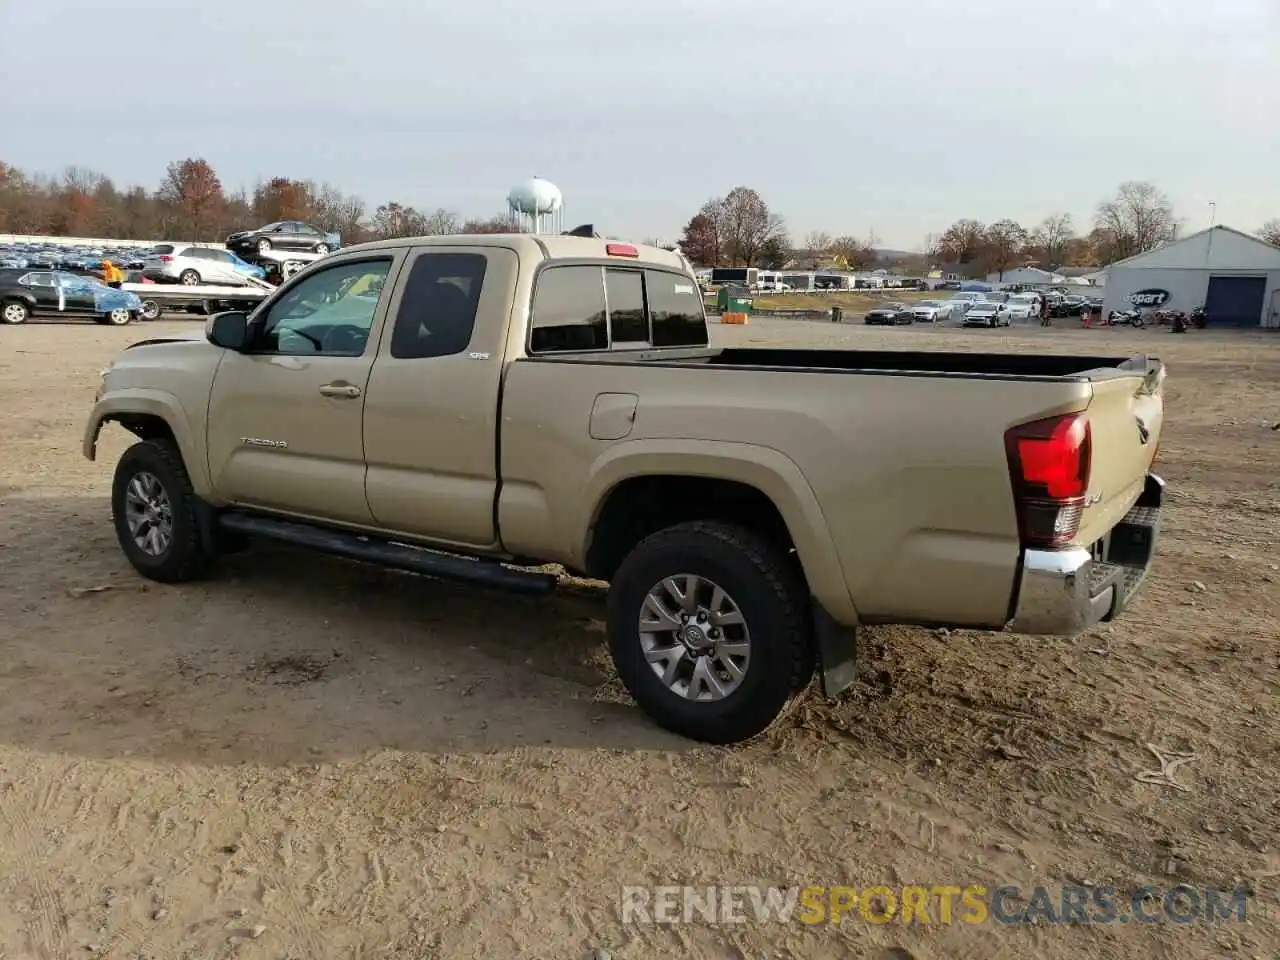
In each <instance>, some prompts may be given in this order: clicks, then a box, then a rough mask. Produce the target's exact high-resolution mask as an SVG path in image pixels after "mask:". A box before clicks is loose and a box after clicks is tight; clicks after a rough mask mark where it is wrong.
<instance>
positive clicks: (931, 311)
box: [911, 300, 955, 323]
mask: <svg viewBox="0 0 1280 960" xmlns="http://www.w3.org/2000/svg"><path fill="white" fill-rule="evenodd" d="M954 313H955V304H954V303H953V302H952V301H950V300H921V301H919V302H918V303H913V304H912V305H911V319H912V320H914V321H915V322H917V323H940V322H941V321H943V320H950V319H951V318H952V317H953V316H954Z"/></svg>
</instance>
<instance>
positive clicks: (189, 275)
mask: <svg viewBox="0 0 1280 960" xmlns="http://www.w3.org/2000/svg"><path fill="white" fill-rule="evenodd" d="M178 282H179V283H181V284H182V285H183V286H187V287H194V286H195V285H196V284H198V283H199V282H200V274H198V273H196V272H195V271H194V270H183V271H182V273H180V274H179V275H178Z"/></svg>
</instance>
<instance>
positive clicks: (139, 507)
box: [111, 440, 213, 583]
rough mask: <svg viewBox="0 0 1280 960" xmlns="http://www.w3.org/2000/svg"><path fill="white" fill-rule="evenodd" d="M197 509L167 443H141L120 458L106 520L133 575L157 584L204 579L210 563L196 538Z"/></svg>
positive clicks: (179, 460) (177, 457) (179, 462)
mask: <svg viewBox="0 0 1280 960" xmlns="http://www.w3.org/2000/svg"><path fill="white" fill-rule="evenodd" d="M198 503H199V502H198V501H197V499H196V495H195V493H194V491H193V490H192V487H191V479H190V477H189V476H188V475H187V469H186V467H185V466H184V465H183V463H182V454H181V453H179V451H178V448H177V446H176V445H175V444H174V443H173V441H171V440H144V441H143V442H141V443H135V444H134V445H133V446H132V447H130V448H129V449H128V450H126V451H125V452H124V454H123V455H122V456H121V457H120V462H119V463H118V464H116V472H115V478H114V480H113V481H112V485H111V514H112V519H113V520H114V522H115V528H116V539H117V540H119V541H120V548H121V549H122V550H123V551H124V555H125V557H127V558H128V560H129V563H130V564H132V565H133V568H134V569H135V570H137V571H138V572H139V573H140V574H142V575H143V576H144V577H146V578H148V579H150V580H157V581H159V582H161V583H181V582H183V581H186V580H195V579H198V578H199V577H200V576H202V575H203V574H204V572H205V570H207V569H208V567H209V564H210V562H211V561H212V560H213V557H212V555H211V554H210V553H209V552H208V551H207V550H206V549H205V546H204V542H203V540H202V539H201V536H200V525H199V522H198V520H197V514H196V511H197V508H198Z"/></svg>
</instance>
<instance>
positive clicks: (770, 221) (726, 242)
mask: <svg viewBox="0 0 1280 960" xmlns="http://www.w3.org/2000/svg"><path fill="white" fill-rule="evenodd" d="M712 207H713V211H712V212H711V216H712V219H713V221H714V222H715V224H716V233H717V236H718V237H719V239H720V243H721V251H720V252H721V255H722V256H727V257H728V259H729V261H730V263H731V264H735V265H736V264H741V265H742V266H746V267H750V266H754V265H755V264H756V263H757V262H758V261H759V260H760V257H761V253H762V252H763V251H764V249H765V245H766V244H769V243H770V242H771V241H773V242H775V244H776V242H777V241H779V240H781V239H782V238H783V237H784V235H785V230H784V227H783V223H782V218H781V217H779V216H777V215H776V214H774V213H773V212H771V211H770V210H769V205H768V204H766V203H765V202H764V199H763V198H762V197H761V196H760V194H758V193H756V191H754V190H752V189H751V188H750V187H734V188H733V189H732V190H730V191H729V193H728V194H727V195H726V196H725V197H724V198H723V199H722V200H718V201H713V202H712Z"/></svg>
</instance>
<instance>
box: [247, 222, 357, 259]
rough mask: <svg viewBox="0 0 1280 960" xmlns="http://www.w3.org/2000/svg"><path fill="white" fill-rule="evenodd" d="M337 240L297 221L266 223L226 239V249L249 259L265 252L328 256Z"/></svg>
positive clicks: (330, 234)
mask: <svg viewBox="0 0 1280 960" xmlns="http://www.w3.org/2000/svg"><path fill="white" fill-rule="evenodd" d="M340 240H341V238H340V237H339V236H338V235H337V234H336V233H325V232H324V231H323V230H319V229H317V228H316V227H313V226H311V224H309V223H303V222H302V221H300V220H281V221H280V222H278V223H268V224H267V225H266V226H265V227H259V228H258V229H257V230H242V231H240V232H239V233H233V234H231V236H229V237H227V249H228V250H233V251H235V252H236V253H243V254H245V255H247V256H252V255H253V254H255V253H265V252H266V251H268V250H301V251H304V252H306V253H328V252H329V251H331V250H337V249H338V247H339V246H341V243H340Z"/></svg>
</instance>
